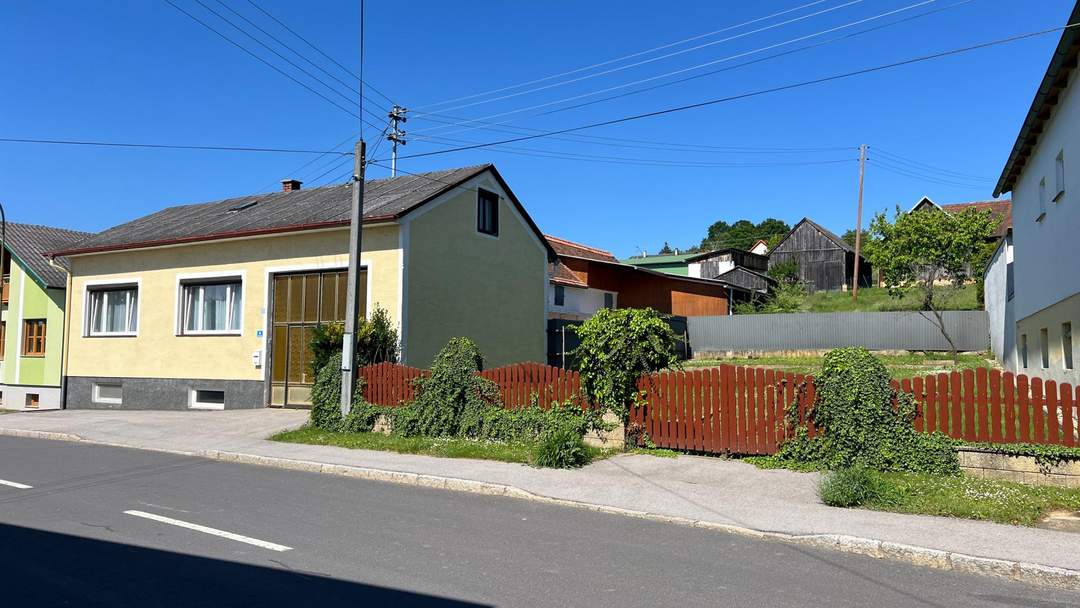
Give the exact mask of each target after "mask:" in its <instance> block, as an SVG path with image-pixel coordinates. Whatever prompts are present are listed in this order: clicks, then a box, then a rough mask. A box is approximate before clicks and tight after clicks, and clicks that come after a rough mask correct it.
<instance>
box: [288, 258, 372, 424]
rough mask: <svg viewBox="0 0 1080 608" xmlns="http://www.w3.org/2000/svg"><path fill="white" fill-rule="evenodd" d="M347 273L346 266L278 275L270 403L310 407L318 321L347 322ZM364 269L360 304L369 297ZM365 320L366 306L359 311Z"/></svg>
mask: <svg viewBox="0 0 1080 608" xmlns="http://www.w3.org/2000/svg"><path fill="white" fill-rule="evenodd" d="M347 283H348V273H347V272H346V271H344V270H333V271H320V272H304V273H296V274H277V275H274V285H273V290H274V294H273V301H274V306H273V310H272V311H271V315H272V316H271V322H272V333H271V335H270V349H269V351H270V361H269V366H270V405H271V406H277V407H311V385H312V384H313V383H314V382H315V370H314V369H312V365H311V364H312V354H311V338H312V335H313V334H314V328H315V326H316V325H319V324H320V323H344V322H345V301H346V295H347V294H346V288H347ZM366 287H367V272H366V271H361V273H360V281H359V286H358V288H359V289H360V302H361V306H363V305H364V304H363V303H364V302H366V301H367V297H366V293H365V290H366ZM359 313H360V314H359V317H360V318H364V317H365V315H366V311H365V310H360V311H359Z"/></svg>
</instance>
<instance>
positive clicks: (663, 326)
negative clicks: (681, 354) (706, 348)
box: [574, 308, 678, 422]
mask: <svg viewBox="0 0 1080 608" xmlns="http://www.w3.org/2000/svg"><path fill="white" fill-rule="evenodd" d="M576 331H577V334H578V336H580V337H581V344H580V345H579V346H578V347H577V348H576V349H575V350H574V356H575V357H576V358H577V360H578V369H579V371H580V372H581V387H582V389H584V390H585V394H586V395H588V396H589V399H590V400H591V401H592V403H595V404H596V405H599V406H600V407H602V408H604V409H606V410H609V411H611V412H612V413H614V414H615V415H617V416H618V417H619V418H620V419H622V420H623V421H624V422H625V421H626V420H627V418H628V414H629V412H630V408H631V407H632V406H633V405H634V403H635V402H636V401H637V398H638V386H637V384H638V379H639V378H641V376H642V375H643V374H648V373H652V372H657V371H660V370H662V369H666V368H668V367H670V366H672V365H676V364H677V363H678V357H677V356H676V355H675V342H676V338H675V333H674V332H672V331H671V327H669V326H668V324H667V323H666V322H665V321H664V319H663V318H662V317H661V316H660V313H658V312H656V311H655V310H653V309H651V308H644V309H636V308H620V309H617V310H610V309H606V308H604V309H601V310H600V311H599V312H597V313H596V314H595V315H593V316H592V317H591V318H590V319H589V320H588V321H585V322H584V323H583V324H581V325H580V326H578V327H577V328H576Z"/></svg>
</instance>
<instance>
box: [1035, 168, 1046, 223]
mask: <svg viewBox="0 0 1080 608" xmlns="http://www.w3.org/2000/svg"><path fill="white" fill-rule="evenodd" d="M1044 217H1046V178H1045V177H1044V178H1042V179H1041V180H1039V213H1038V214H1037V215H1036V216H1035V221H1036V222H1041V221H1043V218H1044Z"/></svg>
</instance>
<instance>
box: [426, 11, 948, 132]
mask: <svg viewBox="0 0 1080 608" xmlns="http://www.w3.org/2000/svg"><path fill="white" fill-rule="evenodd" d="M863 1H864V0H848V1H847V2H845V3H844V4H840V5H838V6H834V7H831V8H827V9H823V10H820V11H818V12H816V13H810V14H808V15H803V16H801V17H795V18H793V19H789V20H787V21H781V22H780V23H774V24H772V25H768V26H765V27H761V28H758V29H755V30H750V31H749V32H743V33H741V34H736V35H734V36H728V37H727V38H721V39H720V40H714V41H712V42H707V43H705V44H700V45H698V46H694V47H690V48H688V49H682V50H679V51H675V52H672V53H668V54H666V55H661V56H659V57H653V58H651V59H644V60H642V61H638V62H635V63H630V64H627V65H624V66H619V67H615V68H611V69H608V70H604V71H601V72H596V73H595V74H589V75H586V76H580V77H578V78H573V79H571V80H565V81H562V82H557V83H554V84H549V85H544V86H542V87H537V88H535V89H530V90H527V91H522V92H519V93H512V94H508V95H503V96H501V97H495V98H492V99H487V100H484V101H478V102H474V103H469V104H462V105H457V106H451V107H449V108H443V111H446V112H450V111H453V110H458V109H461V108H467V107H470V106H474V105H479V104H482V103H491V102H493V101H500V100H503V99H509V98H511V97H518V96H520V95H527V94H530V93H535V92H537V91H543V90H546V89H550V88H553V87H558V86H564V85H567V84H573V83H575V82H580V81H582V80H588V79H590V78H595V77H597V76H604V75H607V74H612V73H614V72H619V71H622V70H627V69H630V68H633V67H638V66H641V65H645V64H647V63H653V62H656V61H661V60H663V59H668V58H670V57H674V56H676V55H681V54H683V53H689V52H691V51H696V50H700V49H703V48H705V47H709V46H713V45H717V44H722V43H724V42H730V41H732V40H736V39H739V38H743V37H746V36H750V35H753V34H757V33H760V32H764V31H766V30H771V29H774V28H777V27H781V26H784V25H789V24H791V23H795V22H797V21H802V20H804V19H809V18H811V17H816V16H818V15H821V14H823V13H828V12H832V11H835V10H839V9H841V8H845V7H848V6H851V5H852V4H858V3H860V2H863ZM926 1H927V2H936V1H937V0H926ZM552 103H559V102H548V103H547V104H542V105H550V104H552ZM535 107H540V106H530V107H528V108H520V109H517V110H514V111H512V112H502V113H498V114H491V115H488V116H485V117H484V118H494V117H497V116H505V115H507V114H513V113H517V112H523V111H525V110H530V109H533V108H535ZM417 114H418V115H420V114H422V112H418V113H417Z"/></svg>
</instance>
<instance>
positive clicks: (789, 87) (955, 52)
mask: <svg viewBox="0 0 1080 608" xmlns="http://www.w3.org/2000/svg"><path fill="white" fill-rule="evenodd" d="M1077 25H1080V23H1074V24H1068V25H1065V26H1059V27H1054V28H1050V29H1045V30H1040V31H1036V32H1028V33H1025V34H1019V35H1016V36H1011V37H1008V38H1001V39H998V40H992V41H990V42H983V43H980V44H976V45H971V46H967V47H961V48H957V49H952V50H948V51H942V52H939V53H933V54H930V55H922V56H920V57H913V58H911V59H904V60H902V61H896V62H892V63H887V64H883V65H878V66H874V67H870V68H862V69H859V70H854V71H851V72H844V73H842V74H833V75H831V76H823V77H821V78H815V79H812V80H804V81H801V82H796V83H792V84H786V85H781V86H776V87H770V88H767V89H759V90H757V91H751V92H748V93H740V94H738V95H730V96H727V97H720V98H716V99H710V100H706V101H701V102H698V103H692V104H687V105H683V106H675V107H672V108H666V109H663V110H656V111H652V112H645V113H641V114H633V115H630V116H623V117H621V118H615V119H611V120H604V121H600V122H594V123H589V124H585V125H579V126H577V127H569V128H566V129H559V130H555V131H547V132H544V133H537V134H533V135H523V136H520V137H514V138H509V139H504V140H499V141H493V142H488V143H483V144H476V145H471V146H460V147H457V148H450V149H447V150H439V151H435V152H422V153H418V154H410V155H406V156H402V157H399V158H400V159H406V158H421V157H425V156H435V155H438V154H447V153H450V152H461V151H464V150H474V149H477V148H486V147H490V146H495V145H501V144H508V143H515V142H519V141H526V140H530V139H539V138H541V137H550V136H552V135H562V134H564V133H573V132H575V131H583V130H585V129H594V128H597V127H604V126H609V125H615V124H621V123H625V122H631V121H635V120H641V119H644V118H652V117H654V116H662V115H665V114H672V113H675V112H683V111H686V110H693V109H697V108H703V107H708V106H712V105H717V104H721V103H726V102H730V101H737V100H740V99H749V98H751V97H758V96H761V95H766V94H770V93H778V92H781V91H788V90H792V89H798V88H802V87H807V86H810V85H815V84H822V83H825V82H831V81H834V80H842V79H845V78H851V77H854V76H861V75H864V74H870V73H874V72H881V71H884V70H888V69H892V68H897V67H901V66H905V65H911V64H915V63H921V62H924V61H930V60H933V59H940V58H943V57H949V56H952V55H958V54H961V53H966V52H970V51H974V50H978V49H984V48H989V47H993V46H997V45H1001V44H1007V43H1011V42H1016V41H1018V40H1024V39H1027V38H1032V37H1035V36H1042V35H1045V34H1049V33H1052V32H1059V31H1062V30H1064V29H1067V28H1072V27H1076V26H1077ZM379 160H382V159H379Z"/></svg>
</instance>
